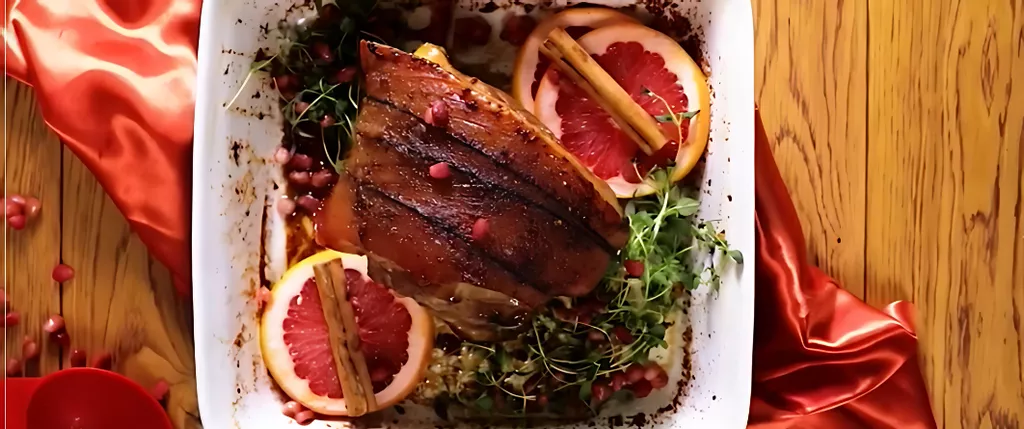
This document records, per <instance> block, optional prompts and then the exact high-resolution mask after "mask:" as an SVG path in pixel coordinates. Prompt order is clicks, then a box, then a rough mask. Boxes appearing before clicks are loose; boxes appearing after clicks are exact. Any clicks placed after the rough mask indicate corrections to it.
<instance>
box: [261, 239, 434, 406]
mask: <svg viewBox="0 0 1024 429" xmlns="http://www.w3.org/2000/svg"><path fill="white" fill-rule="evenodd" d="M334 259H341V260H342V266H344V267H345V275H346V283H347V286H348V297H349V301H350V302H351V303H352V309H353V311H354V312H355V315H356V324H358V325H359V338H360V341H361V345H362V346H361V347H362V351H363V355H364V356H365V358H366V365H367V367H368V369H369V373H370V378H371V379H372V381H373V390H374V392H375V397H376V400H377V406H378V409H382V408H385V407H389V406H391V405H394V404H396V403H398V402H399V401H401V400H402V399H404V398H405V397H406V396H407V395H409V393H411V392H412V391H413V390H415V389H416V386H417V384H418V383H419V382H420V380H421V379H422V378H423V375H424V371H425V370H426V366H427V364H428V363H429V357H430V352H431V350H432V348H433V339H434V323H433V319H432V318H431V316H430V315H429V314H428V313H427V312H426V310H424V309H423V308H422V307H420V306H419V304H417V303H416V301H414V300H412V299H411V298H398V297H396V296H395V295H394V294H392V293H391V291H390V290H389V289H387V288H386V287H384V286H382V285H380V284H377V283H376V282H374V281H373V280H371V279H370V278H369V277H368V276H367V275H366V258H365V257H363V256H356V255H350V254H345V253H339V252H335V251H330V250H328V251H323V252H320V253H317V254H315V255H313V256H310V257H309V258H306V259H304V260H302V261H301V262H299V263H298V264H296V265H295V266H293V267H292V268H290V269H289V270H288V271H287V272H286V273H285V275H284V276H283V277H282V278H281V280H280V281H279V282H278V283H277V284H276V285H274V287H273V289H272V290H271V296H270V301H269V302H268V303H267V306H266V309H265V311H264V312H263V319H262V323H261V325H260V349H261V351H262V352H263V361H264V363H265V364H266V365H267V369H268V370H270V374H271V376H273V377H274V380H276V381H277V383H278V385H280V386H281V389H283V390H284V391H285V393H287V394H288V396H289V397H291V398H292V399H293V400H295V401H298V402H299V403H301V404H303V405H305V406H306V407H308V408H309V409H310V410H312V411H314V412H317V413H320V414H325V415H336V416H344V415H347V413H348V409H347V407H346V406H345V398H344V394H343V393H342V390H341V382H340V380H338V374H337V372H336V370H335V365H334V358H333V355H332V354H331V348H330V347H331V346H330V344H331V343H330V339H329V337H328V329H327V323H326V322H325V321H324V313H323V309H322V307H321V306H320V295H319V293H318V292H317V289H316V287H317V286H316V280H315V276H314V274H313V267H314V266H315V265H317V264H322V263H324V262H329V261H331V260H334ZM371 411H374V410H371Z"/></svg>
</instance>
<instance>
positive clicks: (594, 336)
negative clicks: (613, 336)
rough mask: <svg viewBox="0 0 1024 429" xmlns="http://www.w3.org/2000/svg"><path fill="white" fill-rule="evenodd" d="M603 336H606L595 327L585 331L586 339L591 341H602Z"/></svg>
mask: <svg viewBox="0 0 1024 429" xmlns="http://www.w3.org/2000/svg"><path fill="white" fill-rule="evenodd" d="M605 338H607V337H605V336H604V334H602V333H601V331H598V330H596V329H594V330H592V331H590V332H589V333H587V339H588V340H590V342H592V343H603V342H604V340H605Z"/></svg>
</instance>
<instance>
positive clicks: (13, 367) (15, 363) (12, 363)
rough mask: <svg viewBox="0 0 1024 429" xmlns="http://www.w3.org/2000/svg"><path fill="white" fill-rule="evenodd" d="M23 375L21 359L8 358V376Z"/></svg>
mask: <svg viewBox="0 0 1024 429" xmlns="http://www.w3.org/2000/svg"><path fill="white" fill-rule="evenodd" d="M19 375H21V361H20V360H17V359H15V358H8V359H7V376H8V377H17V376H19Z"/></svg>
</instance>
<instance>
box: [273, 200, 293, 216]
mask: <svg viewBox="0 0 1024 429" xmlns="http://www.w3.org/2000/svg"><path fill="white" fill-rule="evenodd" d="M276 205H277V214H279V215H281V217H288V216H291V215H292V213H295V201H294V200H292V199H291V198H288V197H286V196H284V197H281V198H280V199H278V200H277V204H276Z"/></svg>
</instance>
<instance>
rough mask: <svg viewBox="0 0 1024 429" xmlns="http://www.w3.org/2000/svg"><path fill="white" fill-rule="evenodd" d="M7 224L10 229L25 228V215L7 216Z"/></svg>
mask: <svg viewBox="0 0 1024 429" xmlns="http://www.w3.org/2000/svg"><path fill="white" fill-rule="evenodd" d="M7 224H8V225H10V226H11V229H15V230H21V229H24V228H25V216H23V215H14V216H11V217H9V218H7Z"/></svg>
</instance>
